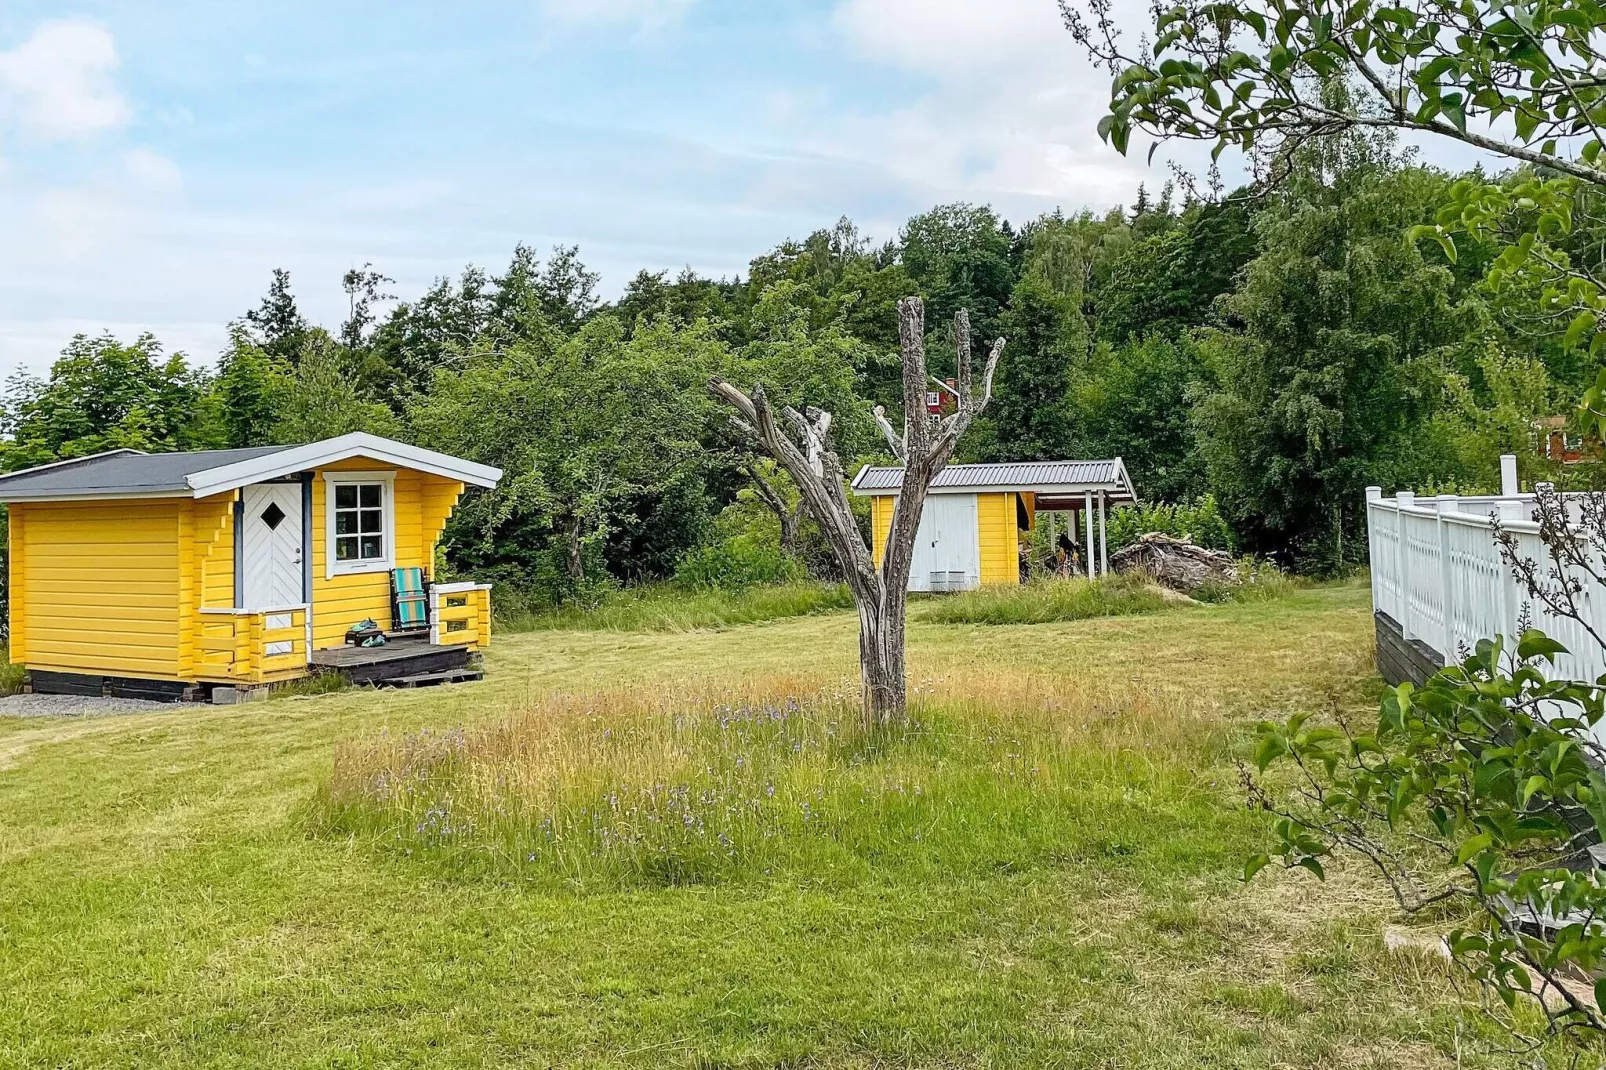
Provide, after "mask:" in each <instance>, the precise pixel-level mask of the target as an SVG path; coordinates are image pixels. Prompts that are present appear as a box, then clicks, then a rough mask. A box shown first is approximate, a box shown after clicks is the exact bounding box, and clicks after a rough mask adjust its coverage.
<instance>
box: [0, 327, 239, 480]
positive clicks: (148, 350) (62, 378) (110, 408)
mask: <svg viewBox="0 0 1606 1070" xmlns="http://www.w3.org/2000/svg"><path fill="white" fill-rule="evenodd" d="M207 387H208V382H207V377H206V375H205V374H204V373H202V372H200V371H197V370H195V369H193V368H191V367H190V366H189V365H188V364H187V363H186V362H185V360H184V356H183V354H180V353H175V354H173V355H172V356H171V357H165V356H164V355H163V353H162V346H161V343H159V342H157V340H156V339H155V338H154V337H153V336H151V335H149V334H142V335H140V336H139V338H137V339H136V340H135V341H134V342H133V343H132V344H129V345H123V344H122V343H120V342H118V341H117V340H116V339H115V338H113V337H112V336H111V335H109V334H108V335H102V336H101V337H99V338H89V337H86V336H85V335H81V334H80V335H76V336H74V338H73V340H72V341H71V342H69V343H68V344H67V348H66V349H64V350H62V355H61V358H60V359H59V360H57V361H56V362H55V364H53V365H52V366H51V369H50V374H49V376H48V377H47V378H44V379H40V378H37V377H35V376H31V375H28V374H26V373H19V374H17V375H14V376H13V377H12V378H11V379H10V380H9V381H8V382H7V384H6V394H5V400H4V405H3V408H0V420H3V423H0V428H3V430H4V431H5V433H6V434H7V435H8V436H9V438H10V441H8V442H6V443H4V445H3V447H0V457H3V461H0V463H3V465H4V467H5V468H6V469H8V470H15V469H18V468H27V467H29V466H31V465H36V464H44V463H47V462H49V461H54V460H57V459H59V458H64V457H84V456H88V455H90V454H94V453H100V452H103V451H105V450H110V449H119V448H132V449H138V450H144V451H146V452H149V453H163V452H171V451H174V450H186V449H205V448H208V447H210V446H213V445H218V444H220V443H219V442H218V438H219V437H220V434H219V429H218V426H217V422H216V420H215V419H214V416H215V413H214V411H213V410H212V408H211V406H210V405H209V404H207V399H208V392H207Z"/></svg>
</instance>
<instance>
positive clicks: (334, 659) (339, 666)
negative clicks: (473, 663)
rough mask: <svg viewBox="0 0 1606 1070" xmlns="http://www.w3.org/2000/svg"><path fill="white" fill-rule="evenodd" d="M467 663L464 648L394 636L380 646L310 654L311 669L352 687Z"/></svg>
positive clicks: (440, 670)
mask: <svg viewBox="0 0 1606 1070" xmlns="http://www.w3.org/2000/svg"><path fill="white" fill-rule="evenodd" d="M468 660H469V650H468V647H466V646H433V645H431V644H430V642H429V638H428V637H427V636H423V635H420V636H417V637H412V636H400V637H395V638H392V639H391V640H390V642H388V643H386V644H385V645H384V646H377V647H364V646H338V647H330V648H329V649H327V650H314V651H313V652H312V665H313V667H314V668H316V669H322V670H325V671H332V672H338V673H340V674H341V675H342V676H344V677H346V678H347V679H348V680H350V681H351V682H352V683H355V684H381V683H386V682H389V681H392V680H400V679H402V678H403V677H416V676H419V675H422V674H425V673H437V672H446V671H458V670H463V669H466V668H467V667H468Z"/></svg>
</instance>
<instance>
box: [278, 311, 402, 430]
mask: <svg viewBox="0 0 1606 1070" xmlns="http://www.w3.org/2000/svg"><path fill="white" fill-rule="evenodd" d="M342 358H343V354H342V351H341V348H340V347H339V346H338V345H336V344H335V341H334V339H332V338H330V337H329V335H328V333H327V332H325V331H323V330H322V329H320V328H313V329H312V330H311V331H309V332H308V333H307V339H306V342H305V343H304V345H303V347H302V350H301V359H300V360H299V361H298V362H297V363H296V369H295V378H294V379H293V380H292V381H291V382H290V385H289V389H288V390H287V391H285V395H284V401H283V405H282V408H281V409H280V413H279V418H278V420H277V421H276V422H275V423H274V426H273V432H272V433H273V438H274V439H275V440H276V441H278V442H281V443H302V442H316V441H318V440H319V439H324V438H333V437H335V436H336V435H345V434H350V433H351V432H353V431H368V432H370V433H372V434H376V435H385V436H387V437H394V436H395V435H396V433H397V429H398V424H397V421H396V418H395V417H394V416H393V415H392V414H391V412H390V410H389V409H388V408H386V407H385V406H384V405H382V404H379V403H378V402H373V401H366V400H364V399H363V398H362V396H361V395H359V394H358V392H357V387H356V384H355V382H354V380H353V377H352V375H351V373H350V370H349V368H348V367H347V365H346V362H345V361H344V360H343V359H342Z"/></svg>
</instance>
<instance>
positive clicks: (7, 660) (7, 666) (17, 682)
mask: <svg viewBox="0 0 1606 1070" xmlns="http://www.w3.org/2000/svg"><path fill="white" fill-rule="evenodd" d="M10 654H11V651H10V649H9V648H6V647H0V695H15V694H16V693H17V692H19V691H21V690H22V685H23V684H24V683H26V682H27V679H28V669H27V667H26V666H23V665H13V664H12V663H11V657H10Z"/></svg>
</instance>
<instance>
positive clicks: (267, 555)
mask: <svg viewBox="0 0 1606 1070" xmlns="http://www.w3.org/2000/svg"><path fill="white" fill-rule="evenodd" d="M244 502H245V507H244V515H243V516H242V518H241V519H242V523H241V564H242V565H243V568H244V573H245V585H244V586H245V605H243V606H241V607H240V608H242V609H269V608H274V607H279V606H298V605H301V604H302V603H303V602H305V601H306V599H305V598H304V597H303V595H302V585H303V582H304V578H305V575H306V572H305V569H304V568H303V566H302V553H303V547H302V545H301V543H302V535H303V534H304V530H305V529H304V525H303V524H302V513H301V484H299V483H257V484H254V485H252V486H249V487H246V488H245V494H244ZM290 624H291V618H290V616H289V615H288V614H283V613H279V614H274V615H273V616H271V617H269V618H268V621H267V626H268V627H269V628H288V627H290ZM291 649H292V648H291V646H290V644H288V643H269V644H268V651H267V652H268V654H269V655H270V656H271V655H274V654H288V653H289V652H290V650H291Z"/></svg>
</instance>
